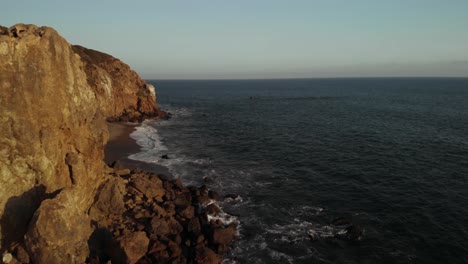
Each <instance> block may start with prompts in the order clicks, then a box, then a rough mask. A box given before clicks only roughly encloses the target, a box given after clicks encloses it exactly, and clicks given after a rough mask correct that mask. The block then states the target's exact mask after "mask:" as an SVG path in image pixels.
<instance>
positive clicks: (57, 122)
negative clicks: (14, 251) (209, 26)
mask: <svg viewBox="0 0 468 264" xmlns="http://www.w3.org/2000/svg"><path fill="white" fill-rule="evenodd" d="M158 116H163V113H162V112H161V111H159V109H158V107H157V105H156V95H155V92H154V87H152V86H151V85H147V84H146V83H145V82H144V81H143V80H141V79H140V78H139V77H138V75H137V74H136V73H135V72H134V71H132V70H131V69H130V68H129V66H128V65H126V64H124V63H123V62H121V61H119V60H118V59H116V58H113V57H112V56H109V55H107V54H104V53H100V52H97V51H94V50H89V49H86V48H83V47H80V46H72V45H70V44H69V43H68V42H67V41H66V40H65V39H63V38H62V37H61V36H60V35H59V34H58V33H57V32H56V31H55V30H54V29H52V28H49V27H37V26H34V25H23V24H18V25H15V26H13V27H10V28H5V27H0V135H1V137H0V237H1V240H2V241H1V242H2V243H1V247H0V248H1V249H2V251H4V250H5V249H9V248H11V247H13V246H14V245H16V243H23V242H24V241H23V238H24V237H25V243H26V245H27V247H28V251H29V253H30V254H31V256H32V257H33V258H34V260H35V262H37V263H56V262H57V260H60V261H63V262H66V263H78V262H80V263H83V262H84V261H85V258H86V256H88V247H87V244H86V241H87V239H88V238H89V236H90V234H91V232H92V230H91V227H90V219H89V216H88V214H87V212H88V210H89V208H90V206H91V203H92V202H93V200H94V197H95V193H96V190H97V188H98V186H99V185H100V184H101V183H102V182H103V179H104V177H103V175H105V174H106V170H107V169H108V168H107V166H106V165H105V164H104V162H103V161H102V160H103V146H104V144H105V143H106V142H107V139H108V131H107V126H106V123H105V121H106V119H108V120H127V121H138V120H141V119H144V118H148V117H158ZM0 253H1V252H0Z"/></svg>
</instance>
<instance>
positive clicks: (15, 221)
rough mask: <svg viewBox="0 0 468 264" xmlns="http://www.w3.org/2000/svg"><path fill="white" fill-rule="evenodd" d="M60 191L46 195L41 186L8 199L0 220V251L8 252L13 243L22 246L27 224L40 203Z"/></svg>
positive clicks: (44, 189) (43, 187)
mask: <svg viewBox="0 0 468 264" xmlns="http://www.w3.org/2000/svg"><path fill="white" fill-rule="evenodd" d="M59 191H60V190H58V191H56V192H54V193H51V194H46V188H45V186H43V185H39V186H35V187H33V188H31V189H30V190H28V191H26V192H24V193H23V194H21V195H19V196H12V197H10V198H9V199H8V201H7V203H6V205H5V208H4V210H3V216H2V218H1V219H0V226H1V228H2V229H1V231H2V237H1V247H0V248H1V251H2V252H0V253H3V252H4V251H5V250H10V249H11V247H12V245H14V244H15V243H18V244H23V242H24V235H25V234H26V232H27V230H28V225H29V222H30V221H31V218H32V217H33V215H34V213H35V212H36V210H37V209H38V208H39V206H40V205H41V202H42V201H43V200H44V199H46V198H51V197H54V196H55V195H56V194H57V193H58V192H59Z"/></svg>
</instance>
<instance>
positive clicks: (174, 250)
mask: <svg viewBox="0 0 468 264" xmlns="http://www.w3.org/2000/svg"><path fill="white" fill-rule="evenodd" d="M167 247H168V248H169V251H170V252H171V255H170V256H171V258H173V259H175V258H177V257H179V256H180V254H181V253H182V249H181V248H180V246H179V245H178V244H177V243H176V242H174V241H169V243H168V244H167Z"/></svg>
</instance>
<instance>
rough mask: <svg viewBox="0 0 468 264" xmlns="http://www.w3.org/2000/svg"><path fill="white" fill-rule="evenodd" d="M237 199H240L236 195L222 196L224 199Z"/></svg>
mask: <svg viewBox="0 0 468 264" xmlns="http://www.w3.org/2000/svg"><path fill="white" fill-rule="evenodd" d="M239 197H240V195H238V194H227V195H225V196H224V199H233V200H235V199H237V198H239Z"/></svg>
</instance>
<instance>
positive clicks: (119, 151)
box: [104, 122, 174, 180]
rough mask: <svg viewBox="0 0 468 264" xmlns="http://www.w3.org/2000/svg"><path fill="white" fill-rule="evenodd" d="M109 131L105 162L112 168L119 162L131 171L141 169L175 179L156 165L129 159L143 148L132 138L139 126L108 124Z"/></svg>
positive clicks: (166, 170)
mask: <svg viewBox="0 0 468 264" xmlns="http://www.w3.org/2000/svg"><path fill="white" fill-rule="evenodd" d="M107 125H108V129H109V141H108V142H107V144H106V146H105V148H104V161H105V162H106V164H108V165H109V166H111V165H112V164H113V163H114V162H116V161H119V162H120V163H122V164H123V165H124V166H125V167H127V168H129V169H135V168H139V169H141V170H144V171H148V172H152V173H156V174H158V175H160V176H162V177H164V178H166V179H168V180H171V179H174V176H173V175H172V174H171V173H170V172H169V170H168V169H167V168H166V167H164V166H161V165H158V164H156V163H147V162H143V161H138V160H132V159H129V158H128V156H130V155H131V154H135V153H138V152H139V151H141V147H140V146H139V145H138V144H137V143H136V141H135V140H134V139H133V138H131V137H130V134H131V133H132V132H133V131H135V128H136V127H138V125H133V124H128V123H109V122H108V123H107Z"/></svg>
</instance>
